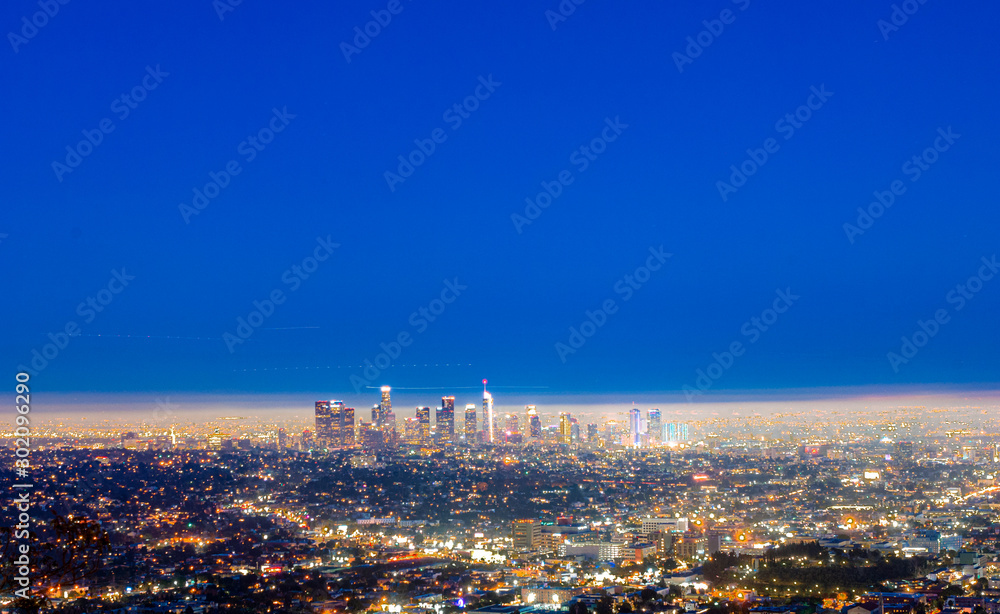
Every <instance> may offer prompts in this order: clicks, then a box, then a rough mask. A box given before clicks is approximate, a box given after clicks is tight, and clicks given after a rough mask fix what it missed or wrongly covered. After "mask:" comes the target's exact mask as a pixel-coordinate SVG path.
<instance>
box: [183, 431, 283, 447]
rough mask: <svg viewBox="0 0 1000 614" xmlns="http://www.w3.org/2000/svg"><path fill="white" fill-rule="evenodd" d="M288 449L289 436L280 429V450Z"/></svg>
mask: <svg viewBox="0 0 1000 614" xmlns="http://www.w3.org/2000/svg"><path fill="white" fill-rule="evenodd" d="M173 431H174V429H170V434H171V436H172V435H173ZM287 447H288V435H287V434H286V433H285V429H278V449H279V450H284V449H285V448H287Z"/></svg>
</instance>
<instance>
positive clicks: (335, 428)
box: [329, 401, 344, 447]
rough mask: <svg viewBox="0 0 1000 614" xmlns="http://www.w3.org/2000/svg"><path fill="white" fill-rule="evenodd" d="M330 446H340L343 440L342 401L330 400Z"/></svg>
mask: <svg viewBox="0 0 1000 614" xmlns="http://www.w3.org/2000/svg"><path fill="white" fill-rule="evenodd" d="M330 423H331V427H330V444H329V445H330V447H337V446H340V445H341V444H342V443H343V441H344V431H343V428H344V402H343V401H330Z"/></svg>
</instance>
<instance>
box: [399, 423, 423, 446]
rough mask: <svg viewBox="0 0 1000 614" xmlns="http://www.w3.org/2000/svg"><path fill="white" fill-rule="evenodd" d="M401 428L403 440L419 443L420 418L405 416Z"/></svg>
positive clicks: (409, 442)
mask: <svg viewBox="0 0 1000 614" xmlns="http://www.w3.org/2000/svg"><path fill="white" fill-rule="evenodd" d="M403 425H404V430H403V440H404V441H406V443H408V444H410V445H412V446H415V445H419V444H420V429H421V426H420V419H419V418H407V419H406V420H405V421H404V423H403Z"/></svg>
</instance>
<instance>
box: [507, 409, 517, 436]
mask: <svg viewBox="0 0 1000 614" xmlns="http://www.w3.org/2000/svg"><path fill="white" fill-rule="evenodd" d="M504 431H505V432H506V433H507V434H508V435H513V434H515V433H520V432H521V423H520V421H518V419H517V414H507V417H506V418H505V419H504Z"/></svg>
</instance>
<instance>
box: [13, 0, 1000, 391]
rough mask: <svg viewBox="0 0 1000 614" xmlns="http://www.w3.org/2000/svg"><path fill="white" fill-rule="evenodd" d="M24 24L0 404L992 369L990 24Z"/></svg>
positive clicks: (147, 19) (693, 8) (624, 9)
mask: <svg viewBox="0 0 1000 614" xmlns="http://www.w3.org/2000/svg"><path fill="white" fill-rule="evenodd" d="M50 2H51V5H52V6H49V10H50V12H53V11H55V9H56V8H57V9H58V12H55V14H54V15H51V16H48V15H46V14H45V13H44V12H43V8H40V4H39V3H38V2H37V1H35V2H32V1H28V0H13V1H11V2H7V3H5V4H4V7H3V9H2V21H0V23H2V24H3V28H4V30H3V31H4V32H5V33H9V34H7V37H6V41H7V46H6V48H5V49H4V50H2V51H0V53H2V54H3V56H4V57H3V61H2V63H0V71H2V72H0V77H2V80H3V83H4V85H5V88H6V95H4V96H3V97H0V105H2V107H3V117H4V118H5V121H3V122H2V127H0V131H2V142H3V143H4V144H5V150H6V152H7V155H6V156H5V160H4V164H3V165H2V170H0V173H2V177H3V186H4V199H3V202H4V204H3V206H2V209H0V263H2V266H0V275H2V280H3V287H4V288H5V299H6V300H4V301H3V303H2V306H0V313H2V316H3V322H4V329H5V334H4V335H3V337H2V341H0V353H2V355H3V358H4V361H5V362H6V363H7V365H8V372H9V373H10V374H11V378H12V379H11V381H13V372H14V371H15V370H16V369H17V368H18V366H19V365H23V366H25V367H29V368H31V369H32V371H33V373H34V377H33V382H34V384H33V385H34V387H35V389H36V390H49V391H53V392H75V391H79V392H84V391H90V392H108V393H111V392H131V393H134V392H142V391H152V390H156V391H161V392H164V391H165V392H171V391H173V392H177V393H207V392H218V393H227V394H237V393H239V394H244V393H246V394H254V393H272V392H273V393H278V392H297V391H317V392H318V393H319V392H323V393H329V394H328V395H327V396H328V397H329V398H338V397H343V396H348V395H356V394H357V392H358V391H359V390H361V391H364V390H366V389H365V388H363V386H366V385H371V386H379V385H382V384H390V385H393V386H397V387H401V388H404V387H428V388H435V387H445V388H448V387H451V388H455V389H457V388H458V387H470V388H474V387H476V386H477V385H479V382H480V380H481V379H482V378H489V380H490V382H491V384H492V385H496V386H498V390H502V389H504V388H503V387H509V388H508V389H509V390H511V391H514V390H517V391H518V393H519V394H524V393H528V392H530V391H531V390H533V389H537V390H545V391H546V392H547V393H554V394H559V393H567V394H569V393H574V394H580V393H583V394H586V393H593V394H601V393H609V392H637V393H638V392H654V391H673V392H675V393H680V392H681V391H682V390H684V387H685V386H688V387H689V388H688V390H689V391H690V390H692V389H693V390H698V393H692V394H693V396H692V398H693V399H694V400H698V399H702V398H704V396H703V395H702V394H700V393H701V392H702V391H701V390H699V381H700V383H701V386H700V388H704V391H705V392H707V393H709V394H711V393H717V392H720V391H725V390H734V389H754V390H760V389H785V388H808V387H838V386H876V387H877V386H886V387H889V386H900V385H929V384H956V385H982V386H987V387H989V386H993V384H994V383H995V382H996V381H997V373H998V367H1000V357H998V355H997V352H996V348H997V336H998V333H1000V324H998V321H997V317H996V313H997V311H996V306H997V300H998V297H1000V279H998V280H997V281H993V280H992V277H993V276H994V271H995V270H996V269H997V265H996V264H995V260H993V258H995V255H996V254H998V253H1000V240H998V234H997V230H998V221H1000V213H998V210H997V198H996V188H997V177H998V172H997V171H998V168H1000V167H998V163H1000V155H998V153H997V152H998V149H997V136H998V128H1000V122H998V120H997V113H996V108H997V101H998V98H1000V96H998V94H1000V86H998V80H997V78H996V75H997V74H998V63H1000V62H998V60H1000V39H998V38H997V37H996V34H995V29H996V23H997V20H998V18H1000V5H997V4H994V3H984V2H978V3H975V2H974V3H967V2H966V3H963V2H959V3H947V2H943V1H942V0H927V1H926V3H924V4H920V3H918V2H916V0H911V1H910V2H904V3H902V4H901V5H898V6H899V8H898V9H894V7H893V4H892V3H891V2H889V1H886V2H874V3H873V2H862V1H860V0H849V1H847V2H843V3H819V4H816V3H799V2H792V1H790V0H783V1H779V2H761V1H760V0H749V1H748V0H736V1H733V2H731V1H729V0H726V1H721V0H718V1H715V2H709V3H686V4H685V3H682V4H683V6H676V3H661V2H643V1H640V2H629V3H618V2H606V1H602V0H588V1H586V2H582V3H581V4H579V5H576V4H574V3H573V2H571V0H565V1H564V2H563V3H562V5H560V4H559V3H558V2H556V1H555V0H552V1H549V2H541V3H528V2H521V1H514V2H493V3H485V4H477V3H472V4H469V3H457V2H456V3H440V2H421V1H420V0H417V1H415V2H411V1H410V0H393V1H392V2H385V1H382V0H377V1H372V2H348V3H315V2H298V3H292V4H282V3H264V2H259V1H255V0H244V1H243V2H242V3H240V4H238V5H235V6H230V4H229V3H228V2H227V1H226V0H219V1H217V2H215V3H214V4H213V2H211V1H210V0H201V1H198V2H181V3H158V4H157V3H153V4H149V3H122V4H118V5H116V6H114V7H113V8H111V7H108V6H99V5H95V4H93V3H86V2H81V1H79V0H76V1H70V2H68V3H67V4H59V3H58V2H57V1H56V0H50ZM41 5H43V6H48V5H46V4H45V0H43V2H42V3H41ZM560 7H562V11H563V12H564V13H567V14H568V15H562V14H560V13H559V11H560ZM571 10H572V12H570V11H571ZM906 10H909V11H910V12H911V13H912V14H907V13H906ZM914 11H915V12H914ZM373 12H374V13H373ZM894 12H895V17H894V16H893V14H894ZM36 14H37V15H36ZM39 15H40V16H39ZM220 15H221V17H220ZM22 18H26V21H24V20H22ZM893 19H895V23H896V24H898V25H893V23H894V22H893ZM32 20H34V21H35V23H36V24H42V25H41V26H40V27H38V26H36V25H32V24H31V22H32ZM904 20H905V21H904ZM379 21H381V22H382V23H381V24H380V23H378V22H379ZM880 21H882V23H881V24H880ZM26 23H27V24H28V25H25V24H26ZM383 24H384V25H383ZM355 28H358V29H357V30H355ZM366 28H367V30H368V34H365V30H366ZM373 34H374V35H373ZM689 37H690V39H689ZM699 41H700V42H701V43H705V42H707V43H708V45H707V46H705V45H703V44H699ZM915 156H916V159H914V157H915ZM741 167H742V170H741ZM894 191H895V193H894ZM880 201H881V202H880ZM890 202H891V203H892V204H891V206H888V207H885V206H884V205H885V204H886V203H890ZM872 203H875V204H874V205H872ZM859 207H861V208H862V211H861V213H859V209H858V208H859ZM845 224H850V226H847V227H845ZM984 259H985V260H984ZM646 267H648V268H646ZM998 272H1000V271H998ZM970 278H975V279H974V280H972V281H970ZM88 301H90V303H89V304H88ZM255 301H256V305H255V303H254V302H255ZM770 309H775V311H769V310H770ZM588 312H589V315H588ZM779 312H780V313H779ZM240 318H242V319H243V322H245V323H242V322H241V321H240V320H239V319H240ZM921 322H922V323H923V324H921ZM67 329H68V330H69V332H70V334H69V335H66V334H65V331H67ZM571 329H572V330H571ZM574 331H575V332H574ZM586 333H589V334H586ZM585 334H586V335H585ZM903 337H906V338H907V341H906V342H905V343H904V341H903V339H902V338H903ZM397 343H399V344H400V345H399V346H398V347H397V346H396V345H395V344H397ZM910 343H913V344H914V345H912V346H910V345H909V344H910ZM47 344H49V346H48V347H46V346H47ZM560 344H561V345H560ZM59 346H62V347H59ZM383 346H384V347H383ZM35 352H37V354H36V353H35ZM383 352H384V353H385V354H386V355H387V356H386V357H385V358H380V357H379V354H380V353H383ZM890 353H893V354H895V355H897V356H896V358H893V356H892V355H890ZM394 354H395V356H390V355H394ZM46 356H47V357H46ZM32 360H34V362H35V364H32ZM366 360H368V361H372V368H371V369H369V371H368V372H367V373H366V372H365V369H364V366H365V365H366V363H365V361H366ZM387 363H388V364H390V366H387V367H385V368H380V367H379V366H378V365H380V364H381V365H382V366H384V365H385V364H387ZM713 364H714V365H716V366H712V365H713ZM699 370H701V371H700V372H699ZM373 373H374V376H372V374H373ZM702 373H703V374H704V376H702ZM352 375H353V376H354V378H353V379H352ZM705 384H707V385H705ZM11 385H13V384H11ZM533 387H538V388H533ZM428 394H429V395H430V396H429V399H433V398H435V397H436V396H440V394H441V393H440V392H436V391H433V390H432V391H430V392H429V393H428ZM369 396H370V397H371V399H372V401H373V402H374V399H375V397H376V395H375V394H374V393H370V394H369ZM428 404H430V401H428Z"/></svg>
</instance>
